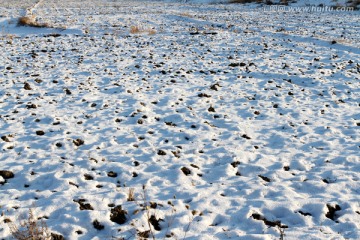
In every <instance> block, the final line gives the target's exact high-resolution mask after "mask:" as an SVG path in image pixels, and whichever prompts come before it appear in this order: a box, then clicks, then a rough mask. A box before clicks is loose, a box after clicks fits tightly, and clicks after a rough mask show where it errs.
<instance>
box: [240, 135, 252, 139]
mask: <svg viewBox="0 0 360 240" xmlns="http://www.w3.org/2000/svg"><path fill="white" fill-rule="evenodd" d="M241 137H242V138H245V139H248V140H249V139H251V137H249V136H248V135H246V134H243V135H241Z"/></svg>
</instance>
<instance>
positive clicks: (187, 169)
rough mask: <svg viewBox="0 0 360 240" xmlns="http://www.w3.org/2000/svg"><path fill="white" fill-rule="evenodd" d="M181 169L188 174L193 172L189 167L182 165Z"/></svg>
mask: <svg viewBox="0 0 360 240" xmlns="http://www.w3.org/2000/svg"><path fill="white" fill-rule="evenodd" d="M181 171H182V172H183V173H184V174H185V175H186V176H187V175H190V174H191V171H190V169H189V168H187V167H182V168H181Z"/></svg>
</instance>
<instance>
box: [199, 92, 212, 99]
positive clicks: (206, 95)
mask: <svg viewBox="0 0 360 240" xmlns="http://www.w3.org/2000/svg"><path fill="white" fill-rule="evenodd" d="M198 97H207V98H209V97H211V95H209V94H206V93H199V94H198Z"/></svg>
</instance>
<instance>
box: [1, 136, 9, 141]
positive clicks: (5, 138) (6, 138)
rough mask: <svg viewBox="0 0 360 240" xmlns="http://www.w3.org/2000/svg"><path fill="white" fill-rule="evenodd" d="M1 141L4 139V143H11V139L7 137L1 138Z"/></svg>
mask: <svg viewBox="0 0 360 240" xmlns="http://www.w3.org/2000/svg"><path fill="white" fill-rule="evenodd" d="M1 139H2V140H3V141H4V142H10V139H9V138H8V137H7V136H1Z"/></svg>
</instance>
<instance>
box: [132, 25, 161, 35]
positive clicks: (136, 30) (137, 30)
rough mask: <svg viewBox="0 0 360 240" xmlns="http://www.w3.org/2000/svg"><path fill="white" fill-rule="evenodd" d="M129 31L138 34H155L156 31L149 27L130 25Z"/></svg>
mask: <svg viewBox="0 0 360 240" xmlns="http://www.w3.org/2000/svg"><path fill="white" fill-rule="evenodd" d="M130 33H131V34H140V33H147V34H149V35H154V34H156V31H155V30H154V29H151V28H146V29H145V28H141V27H139V26H131V27H130Z"/></svg>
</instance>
